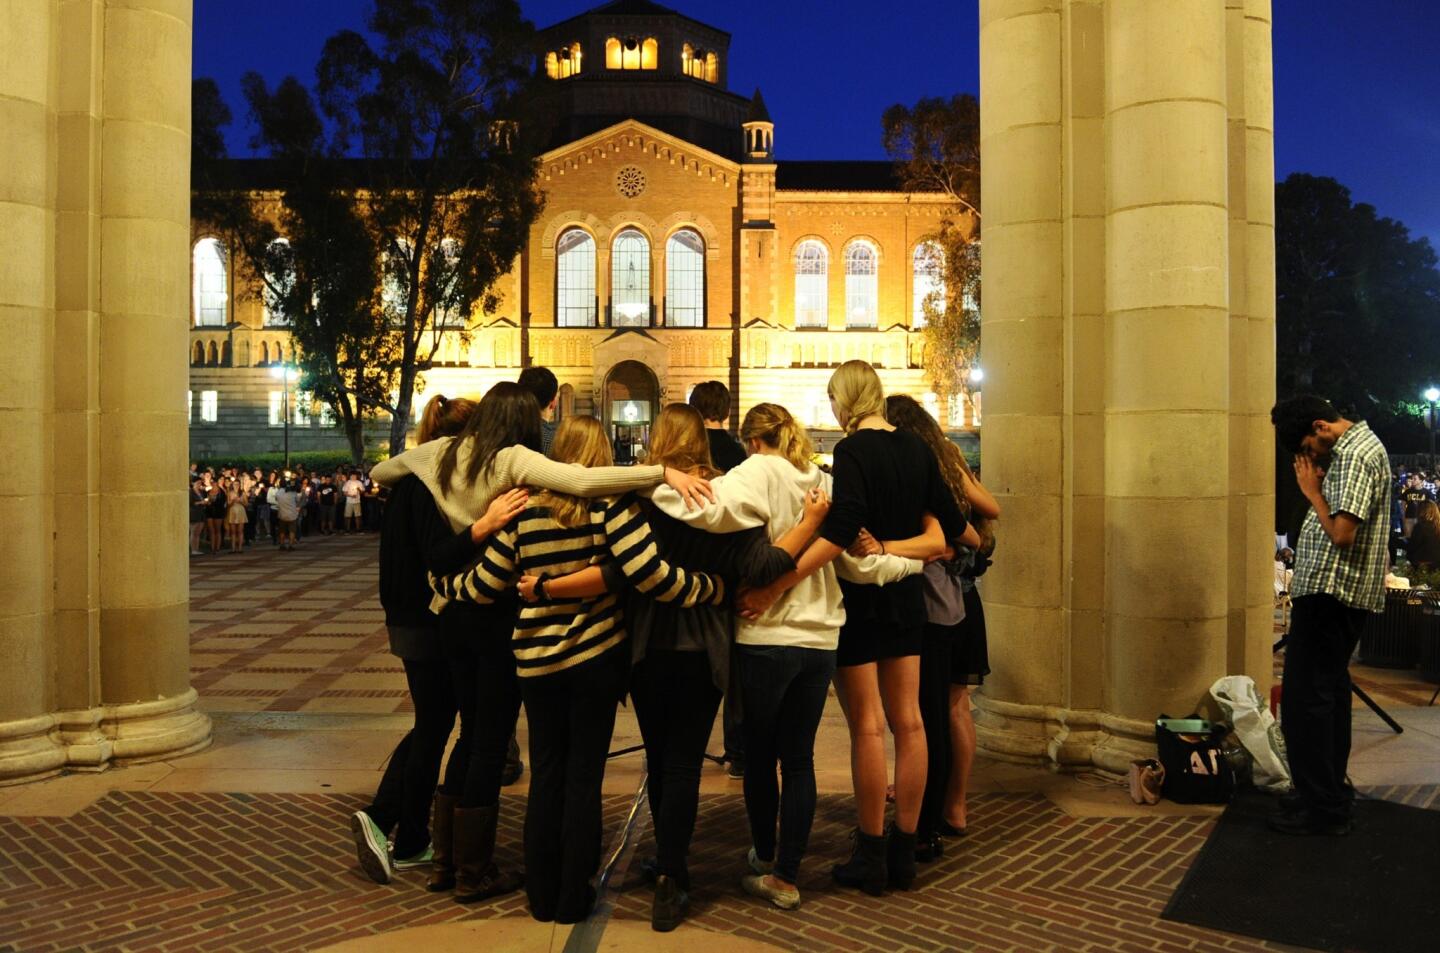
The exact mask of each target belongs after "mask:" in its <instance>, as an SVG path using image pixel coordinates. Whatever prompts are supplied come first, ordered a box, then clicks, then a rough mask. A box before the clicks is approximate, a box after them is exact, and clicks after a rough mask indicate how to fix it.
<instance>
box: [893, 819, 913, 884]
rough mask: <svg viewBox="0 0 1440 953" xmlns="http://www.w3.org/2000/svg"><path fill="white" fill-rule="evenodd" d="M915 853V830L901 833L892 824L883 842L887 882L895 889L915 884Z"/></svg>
mask: <svg viewBox="0 0 1440 953" xmlns="http://www.w3.org/2000/svg"><path fill="white" fill-rule="evenodd" d="M916 853H917V851H916V844H915V832H914V831H911V832H910V833H908V834H905V833H902V832H901V830H900V828H898V827H895V826H894V825H893V824H892V825H891V826H890V833H889V836H888V837H887V838H886V843H885V867H886V873H887V875H888V878H887V879H888V882H889V884H890V886H892V887H894V888H895V889H896V890H909V889H910V888H911V887H913V886H915V859H916V858H915V855H916Z"/></svg>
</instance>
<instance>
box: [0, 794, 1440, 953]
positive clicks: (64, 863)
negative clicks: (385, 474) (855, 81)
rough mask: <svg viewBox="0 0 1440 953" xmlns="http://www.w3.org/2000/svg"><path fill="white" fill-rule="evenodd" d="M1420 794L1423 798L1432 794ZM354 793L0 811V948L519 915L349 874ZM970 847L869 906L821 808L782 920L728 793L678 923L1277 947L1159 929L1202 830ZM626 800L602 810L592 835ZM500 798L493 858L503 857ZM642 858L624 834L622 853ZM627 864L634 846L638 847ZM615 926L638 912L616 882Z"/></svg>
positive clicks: (954, 939) (1026, 808)
mask: <svg viewBox="0 0 1440 953" xmlns="http://www.w3.org/2000/svg"><path fill="white" fill-rule="evenodd" d="M1428 797H1429V798H1430V799H1431V800H1433V799H1434V792H1433V789H1432V791H1431V792H1430V793H1429V795H1428ZM360 803H361V802H360V800H359V799H358V798H355V797H353V796H336V795H296V794H291V795H280V794H269V795H246V794H159V793H150V792H116V793H112V794H110V795H108V796H107V797H105V798H104V799H102V800H101V801H99V802H98V803H96V804H95V805H94V806H93V807H91V808H88V809H87V810H85V811H83V812H81V813H80V814H77V815H75V816H74V817H71V818H63V819H56V818H0V842H3V843H5V844H7V845H8V846H7V849H6V850H5V851H4V852H3V854H0V886H3V892H0V926H3V932H0V937H3V939H0V949H4V950H17V951H18V950H24V951H36V953H40V951H61V950H73V949H86V950H97V951H98V950H207V951H210V950H214V951H230V950H234V951H246V953H257V951H272V950H273V951H282V950H300V949H313V948H315V947H318V946H324V945H326V944H329V943H333V942H338V941H340V940H342V939H346V938H349V937H355V936H361V935H364V934H367V933H380V932H384V931H387V930H394V929H398V928H401V927H411V926H422V925H425V924H430V923H440V922H445V921H449V920H456V919H461V918H465V917H476V918H482V919H483V918H490V917H495V916H502V915H524V912H525V908H524V900H523V897H522V896H520V895H513V896H511V897H508V898H505V899H503V900H501V901H499V902H495V903H491V904H488V905H481V906H477V907H472V908H468V909H467V908H464V907H460V906H459V905H457V904H455V903H453V902H451V901H450V899H449V898H448V897H446V896H440V895H434V894H429V893H426V892H425V891H424V889H423V886H422V879H423V878H422V877H421V875H420V874H419V873H411V874H406V875H402V877H401V878H400V879H399V880H398V881H397V882H396V883H394V884H392V885H391V886H389V887H378V886H376V885H374V884H371V883H370V882H369V881H368V880H365V879H364V878H363V876H362V875H361V874H360V872H359V870H358V868H357V867H356V864H355V860H354V856H353V853H352V849H351V846H350V842H349V839H348V835H347V832H346V828H345V819H346V814H347V813H348V812H349V811H352V810H354V809H355V808H356V807H358V806H360ZM972 803H973V807H972V821H971V824H972V829H973V830H974V831H975V833H974V834H972V835H971V836H970V837H968V838H965V839H964V841H962V842H960V843H961V846H960V847H959V848H958V849H954V850H952V852H951V854H950V855H949V856H947V857H945V858H944V859H943V860H942V861H940V862H939V863H937V864H935V865H932V866H929V867H927V868H924V869H923V873H922V876H921V882H920V885H919V887H918V889H916V890H914V891H911V892H907V893H899V894H892V895H890V896H889V897H887V898H885V899H875V898H871V897H867V896H865V895H863V894H860V893H857V892H853V891H840V890H837V889H835V888H833V887H831V886H830V885H829V882H828V875H827V871H828V866H829V864H831V863H833V862H834V861H835V860H837V859H839V858H840V856H841V855H842V854H843V853H844V851H845V848H846V846H847V844H848V841H847V833H848V830H849V825H850V823H851V816H852V815H851V814H850V810H849V806H848V799H846V798H842V797H838V796H826V797H823V798H822V799H821V804H820V810H819V813H818V816H817V818H816V825H815V832H814V838H813V841H812V843H813V847H814V853H813V854H812V856H811V858H810V859H809V860H808V861H807V866H806V868H805V869H804V870H803V871H802V877H801V889H802V891H803V893H804V896H805V903H804V905H803V906H802V907H801V908H800V909H799V910H798V911H795V912H793V913H782V912H780V911H776V910H773V909H770V908H769V907H766V906H762V905H759V904H758V903H757V902H755V901H753V900H751V899H750V898H748V897H745V896H744V895H743V894H741V893H740V891H739V890H738V887H737V886H736V883H735V881H736V879H737V878H738V877H739V875H740V873H741V866H742V863H743V861H742V857H743V853H744V850H745V849H746V847H747V846H748V836H747V834H746V833H745V830H746V828H745V823H744V817H743V814H742V810H743V809H742V806H741V803H740V799H739V798H738V797H734V796H719V795H717V796H706V797H705V798H704V799H703V804H702V811H701V818H700V823H699V835H698V837H697V843H696V846H695V851H694V854H693V859H692V871H693V879H694V898H695V900H694V903H695V906H694V908H693V915H692V918H691V922H692V923H693V924H695V925H696V926H700V927H704V928H706V929H709V930H713V931H719V932H729V933H735V934H739V935H742V936H746V937H751V938H754V939H759V940H764V941H767V942H769V943H772V944H775V945H778V946H781V947H783V948H786V949H794V950H806V951H812V950H847V951H852V950H853V951H877V953H880V951H884V953H891V951H918V950H927V951H938V950H957V949H958V950H981V951H1027V953H1029V951H1045V950H1053V951H1102V950H1103V951H1115V950H1123V951H1135V953H1141V951H1181V950H1212V951H1222V950H1237V951H1238V950H1264V949H1277V948H1278V947H1274V946H1271V945H1268V944H1263V943H1257V942H1255V941H1253V940H1248V939H1245V938H1241V937H1234V936H1229V935H1225V934H1219V933H1214V932H1210V931H1205V930H1199V929H1195V928H1192V927H1187V926H1183V925H1178V924H1172V923H1168V922H1162V921H1160V920H1159V919H1158V915H1159V913H1160V911H1161V909H1162V908H1163V907H1164V905H1165V902H1166V901H1167V899H1168V898H1169V896H1170V893H1171V891H1172V890H1173V889H1174V888H1175V886H1176V885H1177V884H1178V883H1179V881H1180V878H1181V876H1182V875H1183V873H1184V871H1185V869H1186V867H1187V866H1188V864H1189V862H1190V860H1191V858H1192V857H1193V856H1194V854H1195V852H1196V851H1197V850H1198V849H1199V847H1200V845H1201V844H1202V843H1203V841H1204V839H1205V837H1206V836H1207V834H1208V833H1209V830H1210V826H1211V824H1212V823H1213V822H1212V821H1210V820H1207V819H1205V818H1200V817H1175V816H1171V817H1163V816H1155V817H1145V818H1133V819H1118V820H1117V819H1110V820H1076V819H1073V818H1071V817H1069V816H1067V815H1066V814H1064V813H1062V812H1061V811H1060V810H1059V809H1057V808H1056V807H1055V806H1054V805H1053V804H1052V803H1051V802H1050V801H1048V800H1047V799H1045V798H1044V797H1042V796H1039V795H1002V794H991V795H982V796H980V797H978V798H976V799H975V800H974V801H973V802H972ZM627 807H628V801H627V799H625V798H622V797H612V798H608V799H607V806H606V814H607V827H608V829H610V830H611V831H613V830H615V829H616V827H617V826H618V825H619V823H620V821H621V819H622V817H623V816H624V811H625V809H626V808H627ZM520 811H521V806H520V804H519V803H518V802H517V801H515V800H514V799H507V802H506V811H505V823H504V825H503V829H502V832H501V838H500V845H501V846H500V850H501V853H502V856H503V857H508V858H514V857H516V856H517V852H518V838H519V817H520ZM648 848H649V845H648V843H642V846H641V848H640V852H641V853H643V852H645V851H647V850H648ZM637 856H638V854H637ZM626 886H627V890H626V892H625V893H623V894H622V895H621V897H620V900H619V903H618V905H617V910H616V914H615V915H616V917H617V918H622V919H636V920H644V919H646V918H648V916H649V892H648V890H646V889H645V888H643V887H641V886H640V885H639V882H638V878H637V877H636V875H635V874H634V872H633V871H632V873H631V875H630V877H629V878H628V880H627V884H626Z"/></svg>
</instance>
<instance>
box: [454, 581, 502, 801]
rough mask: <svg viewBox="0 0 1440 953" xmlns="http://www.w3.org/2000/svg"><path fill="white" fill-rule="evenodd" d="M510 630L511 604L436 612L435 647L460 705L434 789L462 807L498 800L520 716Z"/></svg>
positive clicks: (456, 606) (456, 608)
mask: <svg viewBox="0 0 1440 953" xmlns="http://www.w3.org/2000/svg"><path fill="white" fill-rule="evenodd" d="M514 628H515V616H514V610H513V607H505V608H502V607H499V606H496V607H493V608H491V607H483V608H477V607H474V606H468V605H451V606H448V607H447V608H446V609H445V611H444V612H443V613H441V615H440V645H441V648H442V649H443V651H444V653H445V664H446V665H448V666H449V668H450V676H451V680H452V682H453V684H454V690H455V698H456V700H457V702H458V703H459V708H460V738H459V740H457V741H456V743H455V748H454V750H453V751H451V752H450V761H449V763H447V764H446V765H445V781H444V783H443V784H441V786H440V790H441V791H442V792H444V793H445V794H448V795H451V796H452V797H458V798H459V799H460V807H462V808H474V807H490V806H492V805H495V804H498V803H499V801H500V776H501V774H502V773H503V772H504V770H505V760H506V755H507V754H508V753H509V749H510V736H511V735H512V734H514V733H515V719H516V718H517V717H518V716H519V714H520V685H519V679H518V678H517V677H516V675H515V656H514V655H513V654H512V653H511V651H510V639H511V635H512V634H513V633H514Z"/></svg>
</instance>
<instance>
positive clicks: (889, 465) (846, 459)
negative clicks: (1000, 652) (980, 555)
mask: <svg viewBox="0 0 1440 953" xmlns="http://www.w3.org/2000/svg"><path fill="white" fill-rule="evenodd" d="M828 392H829V396H830V405H831V408H832V409H833V411H834V413H835V419H836V421H837V422H838V423H839V424H840V426H841V428H843V429H844V431H845V433H846V436H845V437H844V439H842V440H841V441H840V442H839V443H838V444H836V445H835V465H834V474H835V492H834V496H833V500H832V503H831V506H830V514H829V515H828V516H827V517H826V519H825V523H824V525H823V526H822V527H821V529H820V536H819V538H818V539H817V540H816V541H815V542H814V543H813V544H812V545H811V546H810V548H809V549H808V550H806V551H805V553H804V554H803V555H802V556H801V558H800V559H799V560H797V566H796V572H795V573H793V574H791V575H790V576H784V577H781V579H780V580H779V581H778V582H776V583H774V584H773V585H771V586H770V587H767V588H766V589H757V590H754V591H752V592H750V593H748V594H747V595H746V596H745V597H744V598H742V612H745V613H753V612H756V611H762V610H764V609H765V608H766V607H768V606H769V605H770V603H771V602H772V601H773V600H774V599H775V598H776V596H777V595H778V591H783V589H784V587H785V586H786V585H788V584H790V583H792V582H793V581H794V580H795V579H802V578H804V577H805V575H806V574H807V573H809V572H813V571H814V569H815V568H816V567H818V566H820V565H823V564H825V563H827V562H829V561H830V560H832V559H834V558H836V557H837V556H839V555H840V554H842V553H843V552H844V551H845V550H846V549H847V548H848V547H850V546H851V545H853V544H854V543H855V541H856V539H857V538H858V537H859V536H860V531H861V529H868V530H869V532H870V533H871V534H872V535H873V536H874V537H875V538H876V539H878V540H882V541H884V542H882V543H881V549H882V552H885V553H893V554H896V555H903V556H912V557H916V558H921V559H929V558H932V557H935V556H938V555H940V554H941V553H942V552H943V551H944V548H945V540H956V541H959V542H961V543H963V544H965V545H976V544H978V543H979V541H980V540H979V536H978V535H976V533H975V530H974V528H973V527H971V526H969V525H968V523H967V521H966V519H965V516H964V514H963V513H961V512H960V509H959V508H958V507H957V506H956V505H955V499H954V497H953V496H952V494H951V493H950V491H949V489H948V488H947V487H946V485H945V481H944V478H943V477H942V476H941V474H940V469H939V464H938V463H937V461H936V459H935V455H934V454H933V453H932V452H931V451H930V448H929V447H927V446H926V445H925V442H924V441H923V440H921V439H920V438H919V437H916V436H915V435H914V434H910V433H906V432H904V431H902V430H897V429H896V428H895V427H894V426H893V425H892V424H890V423H889V422H888V421H887V420H886V419H885V391H884V388H883V387H882V386H881V384H880V378H879V375H877V374H876V373H875V370H874V368H872V367H871V366H870V365H869V364H866V363H865V362H863V361H849V362H847V363H845V364H842V365H841V366H840V367H839V368H838V369H837V370H836V371H835V373H834V374H833V375H831V377H830V384H829V387H828ZM933 520H938V523H939V527H940V535H939V536H938V537H937V536H935V535H934V534H933V533H928V532H926V528H927V526H929V525H930V524H931V522H932V521H933ZM840 588H841V591H842V592H843V594H844V598H845V624H844V626H843V627H842V628H841V630H840V639H839V647H838V653H837V659H836V661H837V671H836V677H835V682H836V689H837V694H838V695H839V697H840V705H841V708H842V709H843V710H844V712H845V719H846V722H847V723H848V725H849V728H850V771H851V777H852V780H853V782H854V786H855V801H856V808H857V812H858V814H859V819H858V820H859V825H858V827H859V829H858V831H857V832H856V836H855V849H854V852H853V854H852V856H851V859H850V860H849V861H848V862H847V863H845V864H841V865H839V866H837V867H835V868H834V869H833V870H832V871H831V873H832V875H833V877H834V879H835V881H836V882H837V883H839V884H841V885H843V886H851V887H859V888H860V889H862V890H864V891H865V892H866V893H870V894H874V895H879V894H881V893H883V892H884V891H885V888H886V886H887V885H888V886H891V887H896V888H899V889H908V888H909V887H910V886H911V885H912V884H913V883H914V880H915V847H916V838H915V831H916V825H917V824H918V822H919V816H920V803H921V800H922V798H923V796H924V792H925V776H926V767H927V764H926V762H927V757H928V756H927V754H926V745H925V729H924V725H923V723H922V721H921V718H920V707H919V678H920V662H919V655H920V650H921V646H922V644H923V641H924V626H925V603H924V587H923V585H922V583H921V581H920V579H918V578H913V579H905V580H902V581H901V582H898V583H896V584H895V585H893V586H886V587H883V588H881V587H879V586H874V585H867V584H855V583H850V582H845V581H842V582H841V584H840ZM887 723H888V725H889V727H890V730H891V732H892V734H893V735H894V738H895V822H894V825H893V826H892V827H891V828H890V830H889V831H888V832H887V831H886V829H885V787H886V782H887V780H888V778H887V774H888V772H887V769H886V768H887V766H886V758H885V736H884V733H885V728H886V725H887Z"/></svg>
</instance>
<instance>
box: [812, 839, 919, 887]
mask: <svg viewBox="0 0 1440 953" xmlns="http://www.w3.org/2000/svg"><path fill="white" fill-rule="evenodd" d="M911 836H912V837H913V836H914V835H911ZM885 845H886V840H885V835H884V834H881V835H879V836H875V835H872V834H866V833H865V832H864V831H858V830H857V831H856V832H855V850H854V853H852V854H851V855H850V860H849V861H847V862H846V863H843V864H837V865H836V866H835V867H832V868H831V869H830V876H831V877H832V878H834V880H835V882H836V883H837V884H839V885H840V886H842V887H859V888H860V889H861V890H863V891H865V892H866V893H868V894H870V896H872V897H880V896H883V895H884V894H885V884H886V882H887V881H888V880H889V871H888V869H887V867H886V863H885V859H886V858H885ZM911 852H912V853H913V852H914V844H913V842H912V844H911ZM910 864H911V866H912V867H913V866H914V864H915V859H914V858H913V857H912V858H911V859H910Z"/></svg>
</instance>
